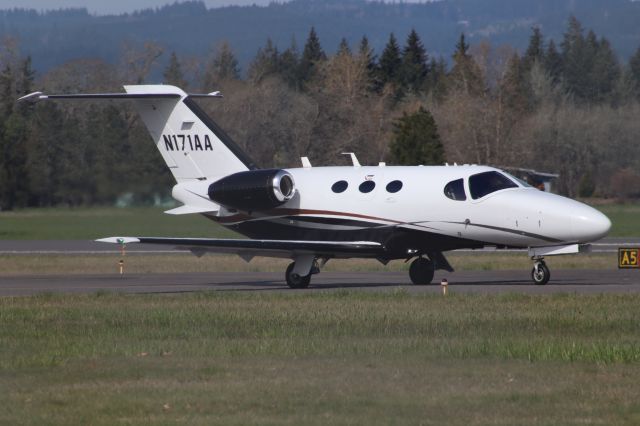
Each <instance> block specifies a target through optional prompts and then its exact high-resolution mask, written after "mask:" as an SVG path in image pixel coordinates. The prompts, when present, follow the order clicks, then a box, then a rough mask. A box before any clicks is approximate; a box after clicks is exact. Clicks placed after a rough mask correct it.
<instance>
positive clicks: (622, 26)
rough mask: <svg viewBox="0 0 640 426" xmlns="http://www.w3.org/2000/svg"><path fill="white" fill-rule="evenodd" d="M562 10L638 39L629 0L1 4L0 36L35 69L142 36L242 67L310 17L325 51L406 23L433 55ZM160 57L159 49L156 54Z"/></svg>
mask: <svg viewBox="0 0 640 426" xmlns="http://www.w3.org/2000/svg"><path fill="white" fill-rule="evenodd" d="M569 16H576V17H577V18H578V19H579V20H580V21H581V22H582V23H583V24H584V25H585V26H586V27H588V28H592V29H593V30H594V31H596V32H597V33H598V34H600V35H603V36H605V37H607V39H608V40H609V41H610V42H611V44H612V45H613V46H615V49H616V53H617V55H618V56H619V58H621V59H623V60H627V59H628V58H629V57H630V56H631V55H632V54H633V52H634V50H635V49H636V48H637V45H638V44H639V43H640V26H639V25H638V23H639V22H640V2H634V1H631V0H578V1H575V0H535V1H533V0H441V1H435V2H425V3H422V4H418V3H402V2H387V3H382V2H371V1H365V0H294V1H291V2H287V3H281V4H277V3H273V4H271V5H269V6H267V7H258V6H249V7H224V8H218V9H207V8H206V7H205V5H204V4H203V3H202V2H199V1H192V2H186V3H179V4H174V5H170V6H166V7H163V8H160V9H157V10H144V11H140V12H136V13H133V14H126V15H120V16H91V15H89V14H88V13H87V11H86V10H63V11H54V12H48V13H44V14H40V13H37V12H36V11H28V10H12V11H0V38H1V37H3V36H11V37H14V38H17V39H18V40H19V41H20V46H21V50H22V52H23V53H24V54H25V55H31V56H32V57H33V64H34V67H35V69H36V70H38V71H39V72H44V71H47V70H49V69H50V68H51V67H54V66H57V65H61V64H63V63H65V62H67V61H69V60H72V59H78V58H87V57H91V58H101V59H103V60H105V61H106V62H108V63H110V64H113V65H116V64H117V62H118V60H119V58H120V55H121V53H122V50H123V46H124V45H127V44H139V43H143V42H145V41H149V40H153V41H155V42H156V43H158V44H159V45H161V46H162V47H163V48H164V49H166V50H168V51H173V50H175V51H176V52H179V53H180V54H181V55H183V56H196V57H198V56H203V55H206V54H207V53H208V52H209V51H210V50H211V49H212V48H215V47H216V46H217V45H218V44H219V43H220V42H222V41H223V40H226V41H228V42H229V43H230V44H231V45H232V46H233V49H234V51H235V53H236V56H237V58H238V60H239V63H240V65H241V66H242V68H243V69H244V70H246V68H247V65H248V64H249V62H250V61H251V59H252V58H253V56H254V55H255V53H256V51H257V49H258V47H259V46H260V45H262V44H263V43H264V40H266V39H267V37H270V38H271V39H272V40H273V42H274V43H275V44H276V45H277V46H278V47H279V48H280V49H286V48H287V47H289V46H290V45H291V43H292V40H295V41H296V42H297V43H298V47H301V46H302V44H303V43H304V40H305V38H306V36H307V33H308V31H309V28H310V27H311V26H314V27H315V28H316V30H317V32H318V34H319V36H320V37H321V38H322V40H323V43H324V45H325V48H326V49H327V52H328V53H335V49H336V46H337V45H338V43H339V41H340V39H341V38H342V37H345V38H346V39H347V41H348V42H349V43H351V44H355V43H357V42H358V40H359V39H360V38H361V37H362V36H363V35H366V36H367V37H368V38H369V42H370V43H371V46H372V47H373V48H374V49H376V50H378V51H380V50H381V49H382V48H383V47H384V45H385V43H386V38H387V36H388V34H389V33H391V32H394V33H395V34H396V35H397V36H398V37H399V38H401V39H404V38H405V37H406V36H407V34H408V33H409V31H410V30H411V28H415V30H416V31H417V32H418V34H419V35H420V37H421V39H422V40H423V42H424V44H425V46H426V47H427V49H428V50H429V52H430V53H431V54H432V55H435V56H439V55H443V56H444V57H445V58H446V59H447V60H449V58H450V55H451V54H452V53H453V46H454V45H455V42H456V39H457V37H458V36H459V34H460V33H461V32H465V34H466V35H467V37H468V39H469V41H470V42H471V43H472V44H474V43H478V42H480V41H482V40H488V41H490V42H491V43H492V44H494V45H496V46H498V45H500V44H508V45H510V46H513V47H514V48H517V49H519V50H521V51H522V50H523V49H525V48H526V46H527V41H528V37H529V32H530V30H531V27H533V26H539V27H540V28H541V29H542V30H543V31H544V33H545V35H546V36H547V37H551V38H555V39H559V38H560V37H562V34H563V31H564V28H565V25H566V22H567V19H568V18H569ZM167 59H168V58H161V62H160V63H162V64H165V63H166V61H167ZM153 75H154V76H156V77H157V76H158V75H159V73H156V74H153Z"/></svg>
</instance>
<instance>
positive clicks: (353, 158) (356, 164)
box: [342, 152, 360, 167]
mask: <svg viewBox="0 0 640 426" xmlns="http://www.w3.org/2000/svg"><path fill="white" fill-rule="evenodd" d="M342 155H348V156H350V157H351V162H352V163H353V167H360V162H359V161H358V157H356V154H355V153H353V152H343V153H342Z"/></svg>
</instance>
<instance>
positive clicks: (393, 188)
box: [387, 180, 402, 194]
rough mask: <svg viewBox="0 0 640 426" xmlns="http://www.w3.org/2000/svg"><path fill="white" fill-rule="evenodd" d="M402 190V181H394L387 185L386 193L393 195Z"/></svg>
mask: <svg viewBox="0 0 640 426" xmlns="http://www.w3.org/2000/svg"><path fill="white" fill-rule="evenodd" d="M401 189H402V181H400V180H394V181H391V182H389V183H388V184H387V192H390V193H392V194H395V193H396V192H398V191H400V190H401Z"/></svg>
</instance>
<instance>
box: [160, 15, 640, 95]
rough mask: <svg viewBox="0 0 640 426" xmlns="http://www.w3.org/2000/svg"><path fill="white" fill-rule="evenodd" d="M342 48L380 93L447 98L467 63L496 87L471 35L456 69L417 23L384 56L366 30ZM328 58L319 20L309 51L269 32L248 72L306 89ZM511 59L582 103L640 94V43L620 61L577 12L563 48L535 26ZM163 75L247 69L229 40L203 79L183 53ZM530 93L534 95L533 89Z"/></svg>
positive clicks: (473, 85)
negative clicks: (449, 81) (185, 67)
mask: <svg viewBox="0 0 640 426" xmlns="http://www.w3.org/2000/svg"><path fill="white" fill-rule="evenodd" d="M336 55H337V56H340V55H349V56H357V57H358V58H360V59H361V60H362V61H364V62H365V63H366V67H367V70H368V78H369V80H370V82H369V83H370V84H369V86H368V88H369V90H371V91H374V92H380V91H381V90H382V89H383V88H384V87H385V86H387V85H393V86H394V89H395V90H396V91H397V94H398V95H400V96H402V94H406V93H414V94H418V93H432V94H434V95H435V96H439V97H442V96H444V95H445V94H446V77H447V76H448V75H451V74H456V73H459V72H463V70H461V69H460V67H463V68H465V70H464V72H469V73H470V74H469V75H468V77H469V79H470V80H469V81H468V82H467V83H468V84H470V87H469V90H475V91H484V90H488V89H489V88H488V87H486V83H487V82H486V81H483V80H482V76H480V75H479V74H481V73H480V71H479V70H478V66H479V64H478V63H477V61H476V60H475V58H474V55H472V54H471V52H470V51H469V45H468V44H467V43H466V41H465V37H464V34H462V35H461V37H460V40H459V42H458V43H457V45H456V46H455V51H454V53H453V55H452V61H451V63H452V64H453V68H452V69H449V61H448V60H447V59H446V58H444V57H442V56H439V57H437V58H436V57H432V56H430V55H429V54H428V52H427V50H426V48H425V47H424V43H423V42H422V40H421V39H420V36H419V35H418V33H417V32H416V30H415V29H412V30H411V31H410V33H409V34H408V36H407V38H406V41H405V44H404V46H402V47H401V46H400V45H399V43H398V40H397V38H396V36H395V35H394V34H393V33H391V34H390V35H389V39H388V41H387V43H386V45H385V47H384V49H383V50H382V52H381V53H380V54H379V55H377V54H376V53H375V52H374V50H373V49H372V48H371V47H370V44H369V40H368V38H367V37H366V36H363V37H362V39H361V40H360V42H359V44H358V46H357V49H356V52H355V53H353V52H352V50H351V47H350V46H349V44H348V42H347V40H346V39H344V38H343V39H342V40H341V42H340V45H339V46H338V49H337V53H336ZM327 59H328V57H327V55H326V54H325V52H324V49H323V47H322V45H321V42H320V39H319V37H318V35H317V33H316V31H315V29H314V28H313V27H312V28H311V30H310V32H309V35H308V38H307V39H306V41H305V44H304V47H303V50H302V53H300V52H299V50H298V48H297V45H296V42H295V40H294V41H293V42H292V44H291V46H289V47H288V48H287V49H285V50H283V51H280V50H279V49H278V47H277V46H275V45H274V44H273V42H272V41H271V40H270V39H268V40H267V42H266V44H265V46H264V47H262V48H260V49H259V50H258V52H257V54H256V56H255V58H254V59H253V61H252V62H251V63H250V65H249V69H248V70H247V77H248V78H249V79H251V80H253V81H255V82H260V81H261V80H263V79H264V78H268V77H270V76H278V77H279V78H281V79H282V80H283V81H285V82H287V83H288V84H289V85H290V86H291V87H292V88H295V89H297V90H305V88H306V87H308V84H309V83H310V82H311V81H313V78H314V76H315V73H316V72H317V70H318V68H319V67H321V65H322V63H324V62H326V61H327ZM509 60H510V64H509V69H508V71H507V72H508V73H510V74H511V75H512V78H514V79H525V76H526V75H528V74H529V73H530V72H531V70H532V68H533V67H534V66H536V65H537V66H540V67H541V69H542V70H543V71H544V72H545V73H546V74H547V75H548V76H549V77H551V79H552V81H553V82H554V83H555V84H562V88H563V91H564V92H565V93H567V94H569V95H571V96H573V97H575V99H577V100H579V101H580V102H584V103H599V102H612V101H618V100H620V98H621V97H624V96H625V94H629V92H630V91H631V92H633V94H635V95H638V94H640V48H638V50H637V51H636V52H635V54H634V55H633V56H632V57H631V58H630V60H629V62H628V64H626V65H625V64H623V63H621V62H620V61H619V60H618V57H617V55H616V53H615V51H614V50H613V48H612V46H611V44H610V43H609V41H608V40H607V39H606V38H604V37H600V38H598V36H597V35H596V34H595V32H594V31H593V30H589V31H588V32H586V35H585V30H584V29H583V28H582V25H581V24H580V22H579V21H578V20H577V19H576V18H575V17H571V18H570V19H569V23H568V27H567V31H566V32H565V34H564V37H563V40H562V41H561V42H560V45H559V47H558V45H557V43H556V42H555V41H554V40H552V39H550V40H549V41H548V42H547V41H545V38H544V35H543V34H542V31H541V30H540V28H539V27H533V28H532V34H531V37H530V40H529V45H528V47H527V49H526V50H525V52H524V53H523V54H522V55H520V54H518V53H517V52H513V55H512V56H511V57H510V58H509ZM163 76H164V80H165V82H166V83H170V84H176V85H179V86H181V87H184V86H187V85H189V84H191V85H193V84H196V85H198V83H200V85H201V86H202V87H203V89H205V90H206V89H210V88H211V87H213V86H215V83H216V82H217V81H220V80H225V79H228V78H234V79H240V77H241V70H240V69H239V66H238V61H237V59H236V58H235V56H234V53H233V51H232V49H231V47H230V46H229V45H228V44H227V43H223V44H222V45H221V46H220V47H219V49H218V52H217V54H216V55H215V57H214V58H212V60H211V61H210V62H209V64H208V65H207V67H206V70H205V72H204V77H203V78H202V79H201V81H200V82H197V81H188V79H187V78H185V75H184V73H183V71H182V70H181V65H180V61H179V59H178V57H177V56H176V54H175V52H174V53H172V56H171V59H170V62H169V65H168V66H167V68H166V69H165V72H164V73H163ZM516 83H517V84H519V85H520V86H521V90H523V91H524V92H526V91H527V87H526V86H527V84H528V83H527V82H524V81H517V82H516ZM621 92H622V93H621ZM526 95H527V97H530V96H528V95H529V94H526Z"/></svg>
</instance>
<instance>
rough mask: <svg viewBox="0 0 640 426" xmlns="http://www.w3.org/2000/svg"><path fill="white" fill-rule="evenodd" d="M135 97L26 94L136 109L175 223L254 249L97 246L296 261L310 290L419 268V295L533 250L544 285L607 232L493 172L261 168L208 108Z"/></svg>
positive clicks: (196, 244) (133, 92)
mask: <svg viewBox="0 0 640 426" xmlns="http://www.w3.org/2000/svg"><path fill="white" fill-rule="evenodd" d="M125 91H126V93H115V94H113V93H111V94H107V93H103V94H75V95H46V94H43V93H41V92H36V93H32V94H30V95H27V96H25V97H23V98H21V100H23V101H33V102H35V101H42V100H47V99H130V100H131V101H132V102H133V103H134V104H135V106H136V108H137V110H138V112H139V113H140V115H141V117H142V119H143V121H144V123H145V124H146V126H147V128H148V130H149V132H150V133H151V137H152V138H153V141H154V142H155V144H156V146H157V147H158V150H160V153H161V154H162V157H163V158H164V160H165V162H166V163H167V166H168V167H169V169H170V170H171V173H173V176H174V178H175V180H176V182H177V183H176V185H175V186H174V187H173V192H172V195H173V198H175V199H176V200H177V201H179V202H181V203H182V204H183V205H182V206H181V207H178V208H175V209H173V210H169V211H167V212H166V213H169V214H174V215H181V214H194V213H198V214H202V215H204V216H206V217H207V218H209V219H211V220H213V221H215V222H218V223H220V224H222V225H223V226H225V227H227V228H229V229H232V230H234V231H237V232H239V233H240V234H242V235H245V236H247V237H249V239H210V238H165V237H142V236H138V237H130V236H119V237H111V238H103V239H100V240H98V241H102V242H107V243H117V244H128V243H151V244H168V245H171V246H175V247H177V248H182V249H186V250H190V251H192V252H193V253H194V254H196V255H198V256H200V255H202V254H204V253H206V252H215V253H233V254H237V255H239V256H241V257H242V258H243V259H245V260H247V261H250V260H251V259H252V258H253V257H254V256H268V257H280V258H289V259H291V260H292V261H293V262H292V263H291V264H290V265H289V266H288V268H287V270H286V274H285V277H286V281H287V284H288V285H289V287H291V288H305V287H307V286H308V285H309V282H310V279H311V275H313V274H317V273H318V272H320V269H321V268H322V267H323V266H324V265H325V264H326V263H327V261H329V260H330V259H346V258H372V259H377V260H378V261H380V262H382V263H383V264H386V263H387V262H389V261H391V260H394V259H403V260H406V261H408V260H410V259H413V262H412V263H411V267H410V270H409V275H410V277H411V281H412V282H413V283H414V284H429V283H430V282H431V281H432V279H433V276H434V271H435V270H438V269H444V270H447V271H451V272H452V271H453V268H452V267H451V265H450V264H449V262H448V261H447V260H446V259H445V257H444V255H443V252H446V251H450V250H456V249H476V248H483V247H496V248H525V249H528V253H529V256H530V257H531V259H532V260H533V262H534V266H533V270H532V271H531V276H532V278H533V281H534V283H535V284H546V283H547V282H548V281H549V278H550V273H549V268H548V267H547V266H546V264H545V262H544V257H545V256H552V255H560V254H570V253H579V252H584V251H588V249H589V246H588V244H586V243H588V242H592V241H595V240H598V239H600V238H602V237H604V236H605V235H607V232H608V231H609V229H610V227H611V222H610V221H609V219H608V218H607V217H606V216H605V215H603V214H602V213H600V212H599V211H597V210H595V209H593V208H591V207H589V206H587V205H585V204H582V203H579V202H577V201H574V200H571V199H568V198H564V197H561V196H558V195H554V194H550V193H545V192H541V191H539V190H537V189H535V188H532V187H530V186H529V185H527V184H526V183H525V182H522V181H520V180H518V179H517V178H515V177H513V176H511V175H509V174H507V173H505V172H504V171H501V170H499V169H495V168H492V167H485V166H476V165H472V166H468V165H465V166H425V167H423V166H417V167H386V166H385V165H384V163H380V164H379V165H378V166H374V167H368V166H361V165H360V164H359V162H358V160H357V158H356V157H355V155H353V154H350V155H351V159H352V162H353V166H349V167H312V166H311V164H310V162H309V160H308V159H307V158H305V157H303V158H302V164H303V167H302V168H291V169H259V168H258V167H257V166H256V165H255V163H254V162H253V161H251V159H250V158H249V157H248V156H247V155H246V154H245V153H244V152H243V151H242V150H241V149H240V148H239V147H238V146H237V145H236V144H235V143H233V141H232V140H231V139H230V138H229V136H227V135H226V134H225V132H224V131H223V130H222V129H220V127H219V126H218V125H216V124H215V123H214V122H213V121H212V120H211V119H210V118H209V117H208V116H207V115H206V113H205V112H204V111H203V110H202V109H201V108H200V107H199V106H198V104H197V103H196V101H195V98H215V97H221V95H220V94H219V93H218V92H214V93H210V94H206V95H188V94H186V93H185V92H184V91H182V90H181V89H179V88H177V87H173V86H166V85H138V86H125Z"/></svg>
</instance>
